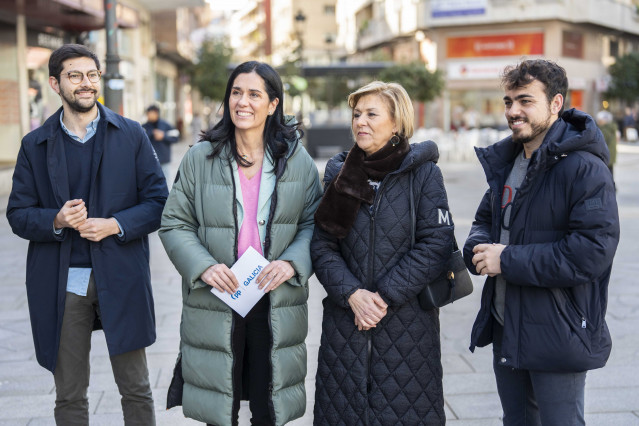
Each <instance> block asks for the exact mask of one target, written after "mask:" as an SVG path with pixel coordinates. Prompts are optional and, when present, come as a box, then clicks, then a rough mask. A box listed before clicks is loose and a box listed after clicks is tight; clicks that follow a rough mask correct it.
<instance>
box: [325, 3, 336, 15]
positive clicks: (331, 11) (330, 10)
mask: <svg viewBox="0 0 639 426" xmlns="http://www.w3.org/2000/svg"><path fill="white" fill-rule="evenodd" d="M324 15H328V16H335V5H332V4H325V5H324Z"/></svg>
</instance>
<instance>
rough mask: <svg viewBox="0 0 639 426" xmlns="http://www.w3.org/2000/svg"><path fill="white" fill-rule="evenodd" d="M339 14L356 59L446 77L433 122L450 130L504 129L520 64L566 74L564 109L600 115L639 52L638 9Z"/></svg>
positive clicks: (610, 1)
mask: <svg viewBox="0 0 639 426" xmlns="http://www.w3.org/2000/svg"><path fill="white" fill-rule="evenodd" d="M347 9H350V10H348V12H347ZM338 11H340V12H344V13H338V22H339V24H340V37H339V38H338V39H339V40H340V41H341V42H342V43H343V45H344V46H345V49H346V51H347V54H348V56H349V57H351V58H358V57H359V58H366V57H372V56H374V55H376V54H377V55H379V54H380V52H381V53H383V54H385V55H387V56H388V57H390V59H391V60H394V61H398V62H408V61H410V60H416V59H419V60H421V61H423V62H425V63H426V64H427V66H429V67H431V68H438V69H440V70H442V71H444V73H445V76H446V90H445V92H444V94H443V96H442V98H441V99H440V100H438V101H436V104H435V105H436V107H433V108H430V111H431V112H432V113H433V114H432V115H431V116H430V117H429V118H428V120H426V122H427V124H428V125H430V126H436V127H441V128H443V129H458V128H469V127H495V128H501V127H505V126H506V122H505V119H504V118H503V101H502V99H501V98H502V96H503V94H502V90H501V88H500V74H501V72H502V71H503V69H504V68H505V67H506V66H507V65H513V64H516V63H517V62H518V61H520V60H521V59H523V58H547V59H551V60H554V61H556V62H557V63H559V64H560V65H562V66H563V67H564V68H565V69H566V71H567V73H568V77H569V85H570V91H569V93H568V96H567V99H566V105H567V107H575V108H579V109H581V110H584V111H586V112H588V113H591V114H593V113H595V112H597V111H598V110H600V109H602V108H603V106H604V103H603V101H604V100H605V99H603V93H604V92H605V90H606V88H607V82H608V77H607V67H608V66H610V65H611V64H612V63H614V61H615V58H616V57H619V56H621V55H624V54H626V53H629V52H636V51H639V18H638V15H637V5H636V2H635V1H633V0H527V1H524V0H463V1H448V0H420V1H412V0H382V1H372V0H358V1H356V2H351V1H350V0H348V1H347V0H340V1H339V3H338Z"/></svg>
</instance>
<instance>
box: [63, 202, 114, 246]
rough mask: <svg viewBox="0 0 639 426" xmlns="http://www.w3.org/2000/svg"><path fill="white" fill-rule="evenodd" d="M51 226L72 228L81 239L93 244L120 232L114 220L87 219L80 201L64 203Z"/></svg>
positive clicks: (86, 213) (84, 206)
mask: <svg viewBox="0 0 639 426" xmlns="http://www.w3.org/2000/svg"><path fill="white" fill-rule="evenodd" d="M53 226H54V227H55V228H56V229H61V228H73V229H75V230H76V231H78V232H79V233H80V236H81V237H82V238H86V239H87V240H89V241H94V242H97V241H101V240H103V239H104V238H106V237H108V236H110V235H116V234H119V233H120V232H121V230H120V227H119V226H118V223H117V221H116V220H115V219H114V218H110V219H103V218H100V217H88V211H87V208H86V205H85V204H84V201H83V200H80V199H76V200H69V201H67V202H66V203H64V205H63V206H62V208H61V209H60V211H59V212H58V214H57V215H56V216H55V219H53Z"/></svg>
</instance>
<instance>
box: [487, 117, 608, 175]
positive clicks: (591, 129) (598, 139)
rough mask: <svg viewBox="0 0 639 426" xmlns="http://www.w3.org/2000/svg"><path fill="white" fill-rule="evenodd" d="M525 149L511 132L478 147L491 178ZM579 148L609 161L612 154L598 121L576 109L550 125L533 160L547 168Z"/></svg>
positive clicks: (541, 166) (538, 165) (539, 165)
mask: <svg viewBox="0 0 639 426" xmlns="http://www.w3.org/2000/svg"><path fill="white" fill-rule="evenodd" d="M522 149H523V146H522V145H521V144H519V143H516V142H513V140H512V135H511V136H508V137H507V138H505V139H503V140H501V141H499V142H497V143H495V144H493V145H491V146H489V147H487V148H475V152H476V153H477V157H478V158H479V161H480V163H481V164H482V166H483V167H484V171H485V172H486V176H487V178H488V180H489V181H490V180H491V178H492V177H493V172H494V171H497V170H501V169H504V168H506V167H507V166H509V165H510V164H512V162H513V161H514V159H515V157H516V156H517V154H519V153H520V152H521V150H522ZM577 151H582V152H588V153H590V154H593V155H595V156H596V157H598V158H600V159H601V161H603V162H604V163H605V164H608V159H609V157H610V153H609V151H608V146H607V145H606V141H605V140H604V137H603V134H602V133H601V131H600V130H599V128H598V127H597V123H595V121H594V120H593V119H592V117H590V116H589V115H588V114H586V113H585V112H582V111H579V110H576V109H574V108H573V109H570V110H568V111H564V113H563V114H562V115H561V117H560V118H558V119H557V120H556V121H555V122H554V123H553V124H552V126H550V129H549V130H548V133H546V137H545V138H544V141H543V142H542V144H541V146H540V147H539V149H538V150H537V151H535V153H534V154H533V157H532V161H533V163H534V164H536V167H537V168H541V169H544V168H548V167H552V166H553V165H554V164H555V163H556V162H557V161H559V160H560V159H561V158H562V157H565V156H566V155H570V153H574V152H577Z"/></svg>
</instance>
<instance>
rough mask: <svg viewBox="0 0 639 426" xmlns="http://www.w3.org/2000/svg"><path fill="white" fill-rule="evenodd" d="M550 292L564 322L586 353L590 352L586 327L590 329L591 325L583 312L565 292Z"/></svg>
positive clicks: (556, 289)
mask: <svg viewBox="0 0 639 426" xmlns="http://www.w3.org/2000/svg"><path fill="white" fill-rule="evenodd" d="M550 292H551V293H552V296H553V299H554V301H555V305H556V307H557V310H558V311H559V313H560V314H561V316H562V318H563V319H564V321H566V323H567V324H568V326H569V327H570V329H571V331H572V332H573V333H574V334H576V335H577V336H578V337H579V339H580V340H581V341H582V343H583V344H584V346H585V347H586V349H587V350H588V352H591V350H592V348H591V339H590V336H589V330H588V327H592V325H591V324H589V322H588V319H587V318H586V316H585V315H584V313H583V311H582V310H581V309H580V308H579V307H578V306H577V304H576V303H575V302H574V300H573V299H572V297H570V296H569V295H568V293H567V291H566V290H564V289H560V288H551V289H550Z"/></svg>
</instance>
